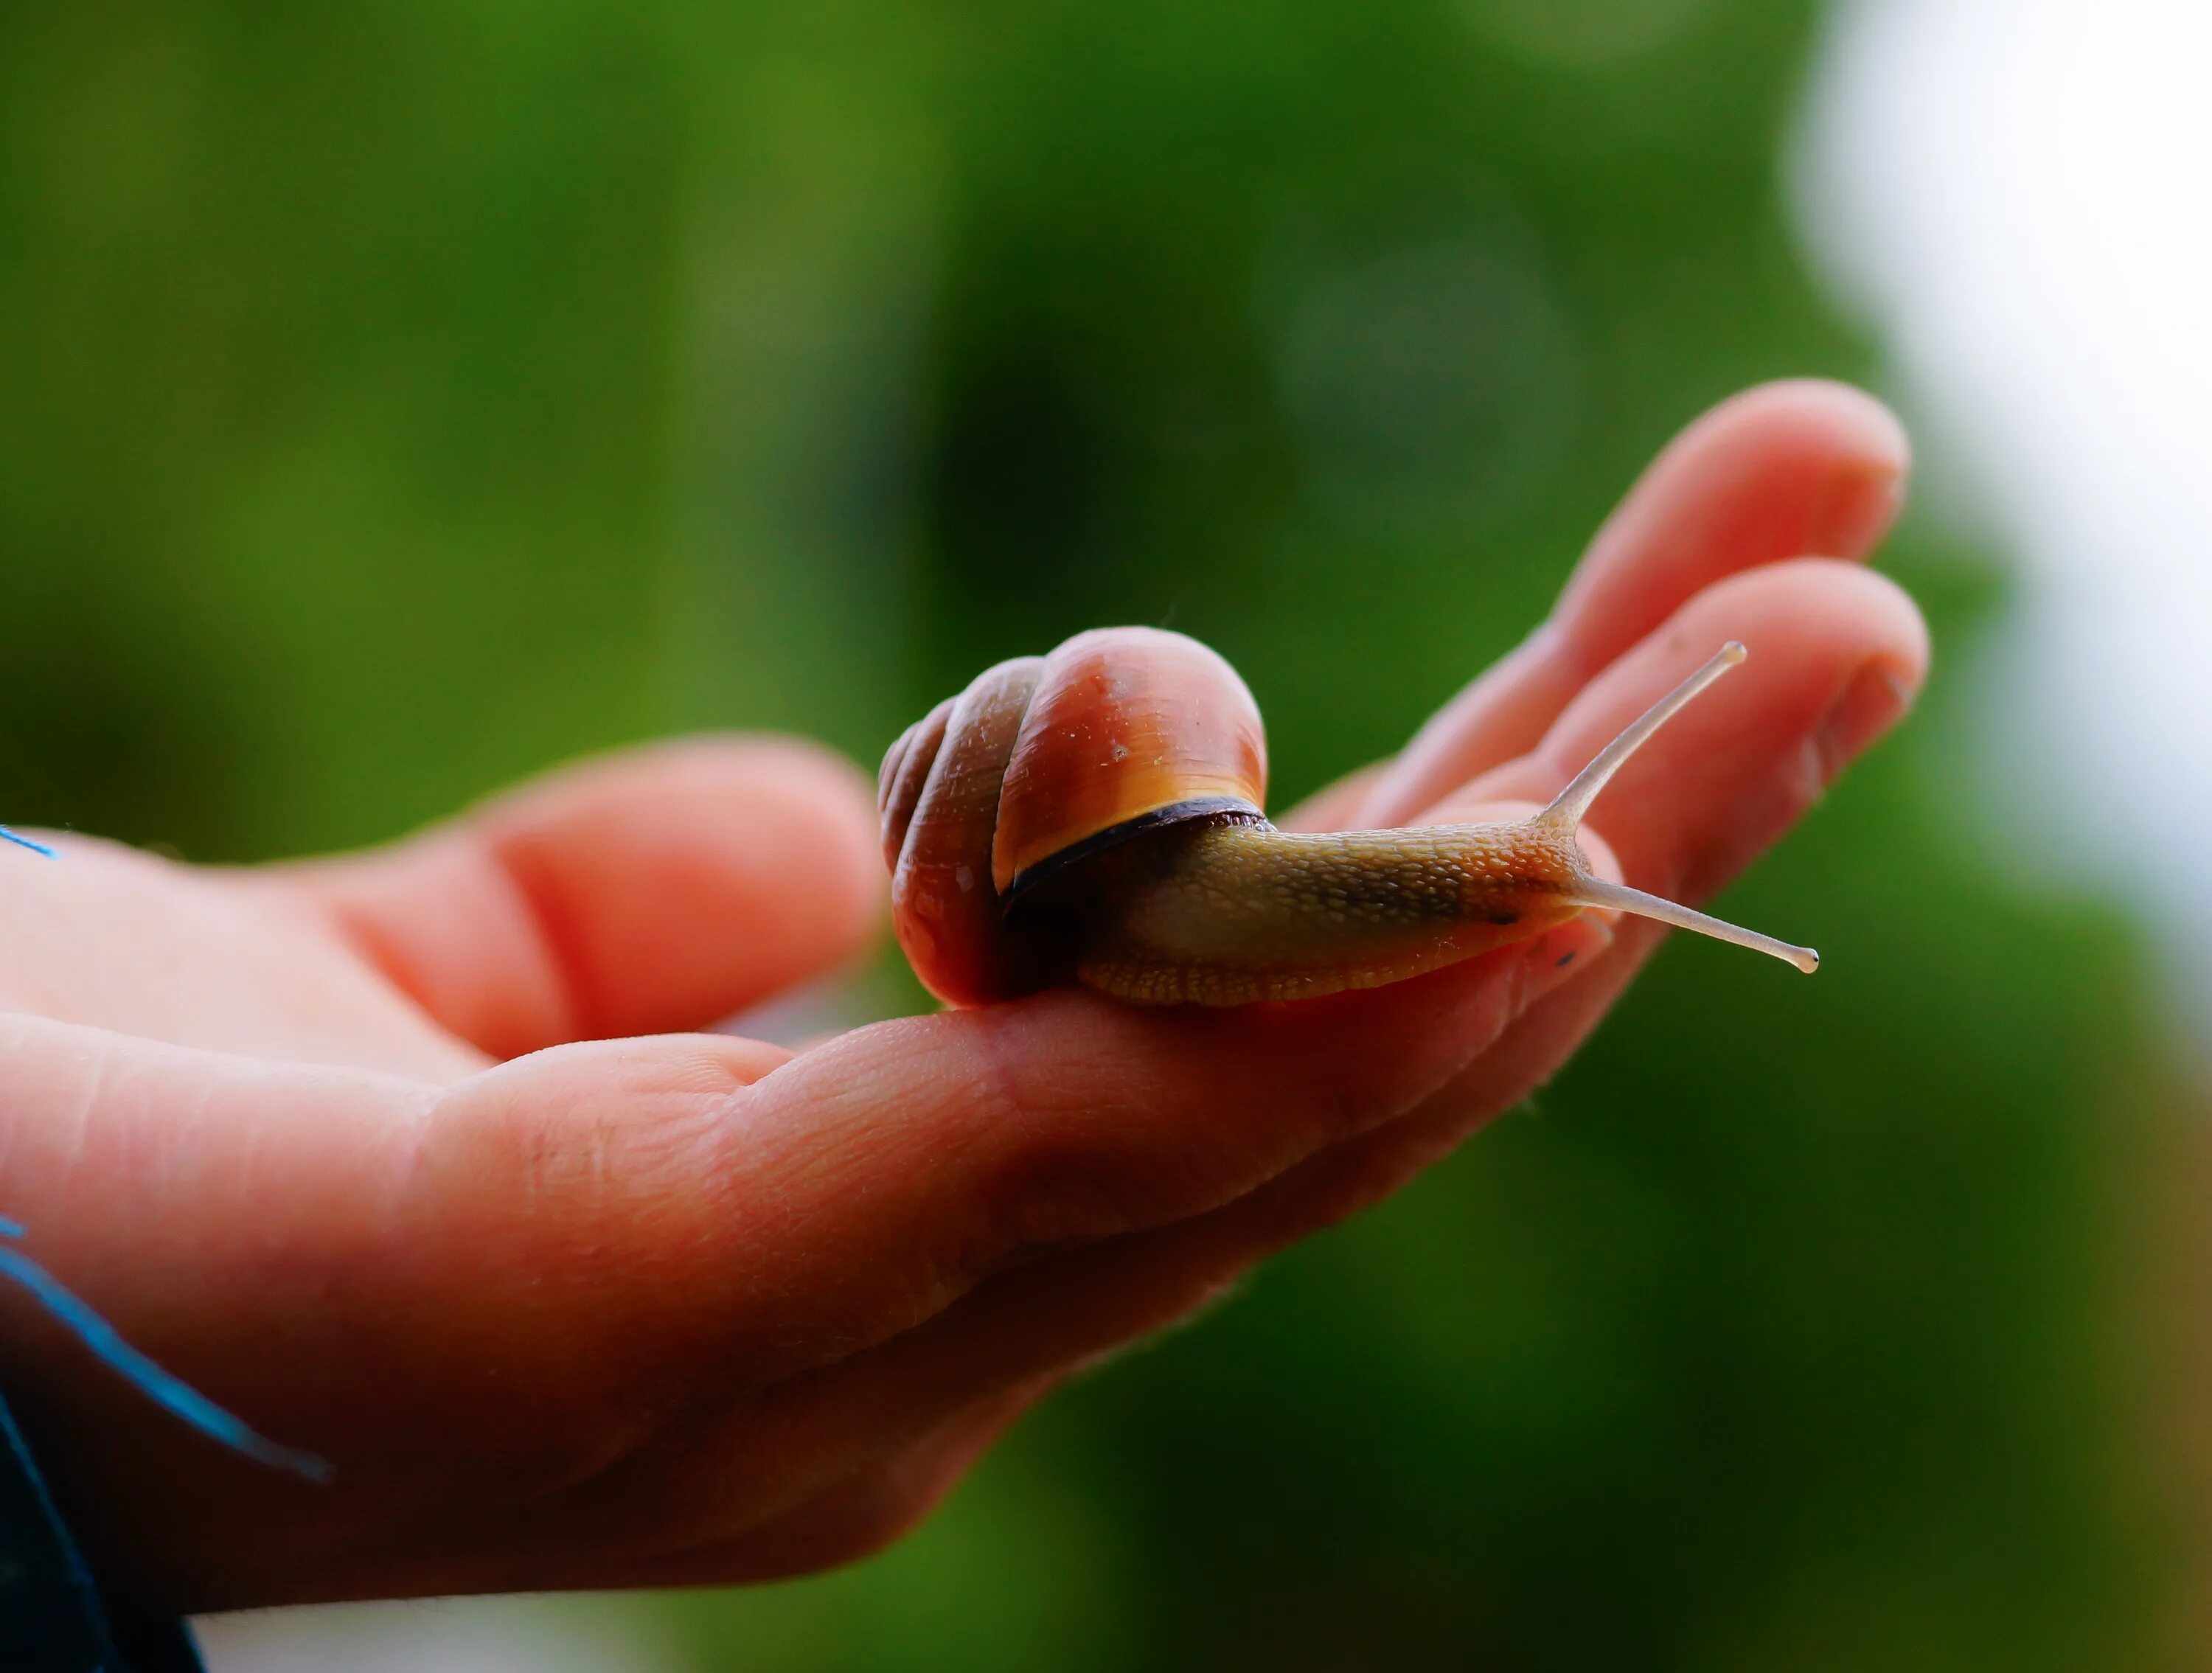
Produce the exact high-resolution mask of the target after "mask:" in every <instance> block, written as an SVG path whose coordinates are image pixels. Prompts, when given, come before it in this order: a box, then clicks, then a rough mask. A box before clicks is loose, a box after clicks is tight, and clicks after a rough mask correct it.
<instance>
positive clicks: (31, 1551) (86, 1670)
mask: <svg viewBox="0 0 2212 1673" xmlns="http://www.w3.org/2000/svg"><path fill="white" fill-rule="evenodd" d="M0 1666H4V1667H6V1668H7V1669H8V1670H9V1673H205V1670H204V1668H203V1666H202V1664H201V1662H200V1658H199V1652H198V1651H197V1650H196V1649H195V1648H193V1646H192V1639H191V1633H190V1632H188V1631H187V1630H186V1629H185V1624H184V1623H183V1622H182V1621H168V1620H152V1621H111V1620H110V1618H109V1615H108V1609H107V1605H106V1602H105V1600H103V1599H102V1598H101V1597H100V1588H99V1586H98V1585H96V1584H95V1583H94V1580H93V1578H92V1571H91V1570H90V1569H88V1567H86V1566H85V1561H84V1558H83V1557H82V1555H81V1554H79V1552H78V1550H77V1548H76V1541H75V1540H74V1539H72V1538H71V1537H70V1531H69V1528H68V1525H67V1524H64V1522H63V1520H62V1518H61V1512H59V1511H58V1510H56V1509H55V1507H54V1501H53V1495H52V1494H50V1493H49V1492H48V1491H47V1490H46V1478H45V1477H44V1476H43V1475H40V1473H39V1466H38V1463H37V1461H36V1460H34V1459H33V1457H31V1449H30V1445H29V1444H28V1443H27V1442H26V1441H25V1440H24V1439H23V1432H22V1430H21V1427H19V1426H18V1425H17V1424H16V1422H15V1414H14V1413H13V1412H12V1411H10V1410H9V1408H8V1402H6V1401H4V1400H0Z"/></svg>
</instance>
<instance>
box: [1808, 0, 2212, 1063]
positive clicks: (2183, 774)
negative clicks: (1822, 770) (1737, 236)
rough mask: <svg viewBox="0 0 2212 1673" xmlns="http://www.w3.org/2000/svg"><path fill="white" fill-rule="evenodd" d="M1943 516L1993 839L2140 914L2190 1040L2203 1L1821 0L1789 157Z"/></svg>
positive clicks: (2202, 677) (2199, 969)
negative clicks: (1974, 621) (1962, 597)
mask: <svg viewBox="0 0 2212 1673" xmlns="http://www.w3.org/2000/svg"><path fill="white" fill-rule="evenodd" d="M1796 206H1797V210H1798V216H1799V220H1800V222H1801V224H1802V226H1803V228H1804V229H1805V232H1806V235H1807V236H1808V239H1809V240H1810V241H1811V243H1812V245H1813V246H1814V249H1815V251H1816V252H1817V256H1818V261H1819V264H1820V266H1821V268H1822V269H1823V270H1824V271H1826V273H1827V274H1828V275H1829V276H1830V277H1832V280H1833V282H1834V283H1836V285H1837V286H1838V289H1839V290H1840V291H1841V292H1842V293H1843V295H1844V298H1845V300H1846V303H1847V305H1848V306H1850V307H1854V308H1855V309H1856V310H1857V311H1858V312H1859V313H1861V314H1862V315H1863V318H1864V319H1866V320H1867V322H1868V323H1869V325H1871V326H1872V328H1873V330H1874V332H1875V335H1876V336H1877V338H1878V339H1879V341H1880V342H1881V344H1882V347H1883V350H1884V353H1885V355H1886V356H1887V360H1888V362H1889V364H1890V365H1891V367H1892V368H1893V375H1894V377H1895V378H1896V380H1897V382H1898V386H1899V387H1898V391H1897V392H1898V394H1899V397H1900V398H1901V403H1902V405H1904V406H1905V409H1906V411H1907V413H1908V416H1909V417H1910V418H1911V421H1912V423H1913V428H1914V429H1915V431H1916V434H1917V435H1918V437H1919V441H1920V445H1921V447H1922V449H1923V454H1933V455H1935V456H1936V457H1939V458H1940V459H1941V460H1942V464H1943V465H1944V466H1945V468H1944V469H1943V470H1942V471H1940V472H1938V473H1924V474H1923V484H1925V482H1926V481H1927V480H1928V476H1929V474H1934V475H1938V476H1940V478H1941V480H1942V482H1943V483H1944V484H1947V486H1948V487H1951V488H1953V489H1955V490H1961V491H1963V492H1964V493H1965V494H1966V496H1968V501H1967V502H1966V503H1961V504H1958V505H1954V506H1953V507H1950V508H1948V509H1950V510H1951V511H1953V512H1954V514H1959V515H1962V516H1966V517H1969V518H1972V519H1973V520H1976V521H1977V522H1978V523H1979V524H1980V525H1982V526H1984V527H1985V528H1987V530H1988V531H1989V532H1990V533H1991V534H1992V535H1993V536H1994V537H1995V544H1996V545H1997V546H1998V548H1999V549H2000V550H2002V551H2004V552H2005V553H2006V554H2007V555H2008V558H2009V559H2010V560H2011V561H2012V562H2013V563H2015V564H2016V566H2017V568H2018V571H2019V576H2018V585H2017V587H2015V589H2014V594H2013V596H2014V598H2015V605H2014V607H2013V611H2012V615H2011V617H2010V619H2009V621H2008V623H2007V624H2006V626H2005V628H2004V630H2003V631H2002V634H2001V636H1999V638H1998V639H1997V640H1996V642H1994V643H1992V644H1990V645H1989V646H1987V647H1985V648H1983V649H1982V651H1981V654H1979V655H1978V657H1977V666H1975V667H1974V668H1973V669H1972V671H1971V672H1972V678H1971V680H1970V686H1971V689H1972V691H1973V692H1974V694H1975V702H1976V703H1977V704H1978V707H1979V709H1980V713H1979V714H1978V715H1972V716H1968V717H1966V724H1969V725H1972V726H1973V727H1975V733H1974V742H1975V747H1974V748H1973V749H1972V751H1968V752H1967V753H1968V754H1969V755H1970V757H1972V758H1975V759H1978V760H1981V761H1983V762H1984V763H1986V764H1987V767H1988V774H1987V777H1986V780H1985V782H1984V783H1982V784H1980V785H1977V786H1972V787H1962V788H1970V789H1972V790H1973V791H1978V792H1979V793H1980V794H1978V795H1976V796H1973V797H1972V798H1971V800H1972V801H1974V802H1976V803H1978V805H1979V806H1981V807H1983V808H1984V809H1986V810H1989V811H1990V812H1991V813H1992V814H1993V817H1992V818H1991V820H1990V826H1989V828H1988V830H1987V831H1986V832H1985V833H1984V835H1985V837H1987V839H1988V840H1989V841H1990V843H1991V853H1992V855H1993V857H1995V858H1997V859H2000V860H2002V861H2006V862H2008V863H2012V864H2015V865H2025V866H2028V867H2033V868H2035V869H2036V870H2037V871H2038V872H2039V873H2040V874H2041V880H2042V881H2044V882H2045V883H2046V884H2048V883H2051V882H2058V883H2063V882H2064V881H2065V880H2066V879H2068V878H2069V877H2070V878H2073V879H2079V880H2080V881H2081V884H2082V885H2084V886H2086V887H2090V888H2093V889H2096V890H2097V891H2100V892H2110V891H2118V892H2120V893H2123V894H2124V895H2125V896H2127V897H2129V898H2130V900H2131V901H2133V902H2135V903H2140V904H2142V905H2143V906H2145V907H2147V908H2148V910H2147V911H2145V912H2144V914H2143V917H2144V920H2145V922H2148V923H2149V924H2150V925H2152V926H2153V927H2154V930H2155V932H2156V933H2157V934H2159V936H2160V939H2161V941H2162V944H2163V952H2164V953H2165V955H2166V958H2168V960H2169V961H2170V962H2171V964H2172V969H2173V971H2174V973H2175V975H2176V977H2177V980H2176V982H2175V983H2173V985H2172V989H2170V991H2172V992H2173V993H2175V994H2177V995H2179V1003H2180V1005H2181V1007H2182V1009H2183V1012H2184V1015H2183V1017H2182V1019H2181V1020H2182V1021H2183V1022H2184V1023H2185V1025H2186V1026H2187V1027H2188V1029H2189V1030H2190V1031H2191V1035H2192V1036H2193V1038H2194V1042H2195V1043H2196V1045H2197V1048H2198V1050H2199V1052H2200V1054H2202V1053H2203V1051H2204V1050H2205V1049H2206V1048H2207V1046H2208V1043H2212V861H2208V857H2207V855H2206V852H2205V848H2206V844H2205V836H2204V833H2205V831H2206V830H2208V828H2212V562H2208V554H2212V400H2208V392H2212V5H2206V4H2203V3H2201V0H1840V3H1838V4H1837V5H1836V7H1835V8H1834V10H1833V12H1832V21H1831V25H1830V28H1829V33H1828V39H1827V40H1826V46H1825V47H1824V50H1823V51H1822V52H1821V53H1820V58H1818V60H1817V61H1816V64H1815V68H1814V78H1813V82H1812V86H1811V88H1810V90H1809V94H1808V107H1807V113H1806V119H1805V124H1804V131H1803V143H1802V147H1801V149H1800V154H1799V167H1797V169H1796Z"/></svg>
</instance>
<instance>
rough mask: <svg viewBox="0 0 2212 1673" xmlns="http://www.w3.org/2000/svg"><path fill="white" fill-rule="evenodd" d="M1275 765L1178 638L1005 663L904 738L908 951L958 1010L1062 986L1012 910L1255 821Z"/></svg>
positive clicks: (1053, 949)
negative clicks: (1222, 825) (1108, 868)
mask: <svg viewBox="0 0 2212 1673" xmlns="http://www.w3.org/2000/svg"><path fill="white" fill-rule="evenodd" d="M1266 794H1267V744H1266V739H1265V734H1264V732H1263V730H1262V728H1261V723H1260V711H1259V708H1258V705H1257V704H1255V703H1254V702H1253V700H1252V694H1251V692H1250V691H1249V690H1247V689H1246V687H1245V684H1244V682H1243V680H1242V679H1241V678H1238V677H1237V672H1236V670H1235V669H1233V668H1231V666H1229V664H1228V663H1227V662H1225V660H1222V658H1221V657H1220V656H1219V655H1218V654H1216V653H1215V652H1213V651H1212V650H1210V649H1208V648H1206V646H1204V645H1201V644H1200V643H1199V642H1197V641H1196V640H1194V639H1190V638H1187V637H1185V636H1183V635H1182V634H1179V633H1168V632H1163V631H1161V630H1158V629H1154V628H1101V629H1096V630H1092V631H1091V632H1088V633H1082V634H1078V635H1077V636H1075V637H1074V638H1073V639H1070V640H1068V641H1067V642H1066V643H1064V644H1062V645H1061V646H1060V648H1058V649H1056V650H1054V651H1053V652H1052V653H1051V654H1049V655H1047V656H1044V657H1021V658H1018V659H1016V660H1013V661H1010V662H1001V663H1000V664H999V665H998V666H996V667H994V668H990V669H987V670H986V671H985V672H983V673H981V675H979V676H977V677H976V678H975V680H974V682H973V683H971V684H969V687H968V689H967V690H965V691H963V692H962V693H961V694H960V695H959V696H958V697H952V698H948V699H947V700H946V701H945V702H944V703H939V705H938V706H937V707H936V708H935V709H932V710H931V711H930V713H929V714H928V715H927V716H925V717H924V718H923V719H922V720H921V721H917V722H916V723H915V725H914V726H912V727H908V730H907V731H906V733H904V734H903V735H902V737H901V738H900V739H898V741H897V742H896V743H895V744H893V745H891V747H890V751H889V753H887V754H886V755H885V756H884V765H883V772H882V776H881V778H880V780H879V782H878V805H879V806H880V808H881V810H882V813H883V833H884V860H885V861H886V862H887V863H888V864H889V865H890V869H891V914H892V924H893V927H894V928H896V932H897V934H898V939H899V944H900V945H901V946H902V947H903V948H904V949H905V950H906V953H907V957H908V959H909V960H911V961H912V963H913V964H914V968H915V971H916V972H917V973H918V974H919V975H920V976H921V979H922V981H923V982H924V983H926V984H927V986H928V988H929V989H930V990H931V991H932V992H933V993H935V994H936V995H938V996H939V998H941V999H944V1000H945V1001H949V1002H951V1003H953V1004H956V1005H969V1004H977V1003H981V1002H983V1001H989V1000H994V999H1005V998H1010V997H1012V996H1014V995H1018V994H1022V993H1026V992H1030V991H1032V990H1034V989H1036V988H1038V987H1040V986H1042V985H1044V984H1046V983H1048V982H1051V981H1053V980H1055V979H1057V978H1058V976H1059V975H1060V973H1061V972H1060V969H1059V966H1060V964H1062V963H1063V962H1064V959H1065V958H1066V949H1065V948H1064V947H1060V946H1056V945H1055V944H1054V940H1053V937H1052V935H1051V934H1049V933H1048V930H1047V929H1046V928H1044V927H1042V926H1036V927H1030V926H1025V925H1024V923H1022V922H1019V921H1018V920H1019V917H1020V915H1018V914H1014V913H1012V911H1011V908H1012V906H1013V904H1014V903H1016V902H1017V901H1018V900H1019V899H1021V898H1023V897H1024V896H1025V895H1027V894H1028V893H1029V892H1030V891H1031V890H1032V889H1033V887H1034V886H1035V885H1037V884H1038V883H1039V882H1040V881H1041V880H1042V879H1045V878H1046V877H1048V876H1053V877H1055V878H1060V877H1063V876H1064V877H1065V878H1066V882H1065V883H1064V884H1062V885H1058V886H1061V887H1064V888H1073V889H1079V887H1080V881H1079V879H1076V878H1075V877H1074V876H1073V870H1072V868H1073V867H1079V866H1080V865H1081V864H1082V863H1083V862H1084V861H1086V860H1088V859H1090V858H1091V856H1093V855H1098V854H1101V853H1103V852H1105V851H1107V850H1109V849H1114V848H1116V847H1119V846H1120V845H1121V844H1122V843H1127V841H1129V839H1131V838H1132V837H1136V836H1139V835H1140V834H1142V833H1143V832H1146V831H1147V830H1157V829H1159V828H1161V827H1162V826H1164V825H1169V824H1182V823H1187V822H1189V821H1192V820H1196V819H1224V818H1229V819H1247V820H1255V821H1256V820H1258V819H1259V818H1260V817H1261V814H1260V809H1261V806H1262V805H1263V803H1264V801H1265V798H1266Z"/></svg>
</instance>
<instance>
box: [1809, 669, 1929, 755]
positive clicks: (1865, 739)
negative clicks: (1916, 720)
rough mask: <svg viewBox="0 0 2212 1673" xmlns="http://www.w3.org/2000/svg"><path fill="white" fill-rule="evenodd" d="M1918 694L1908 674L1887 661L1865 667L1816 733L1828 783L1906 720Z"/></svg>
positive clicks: (1846, 687) (1815, 738) (1815, 736)
mask: <svg viewBox="0 0 2212 1673" xmlns="http://www.w3.org/2000/svg"><path fill="white" fill-rule="evenodd" d="M1916 696H1917V691H1916V690H1915V688H1914V687H1913V686H1912V684H1911V683H1909V682H1908V681H1907V680H1906V679H1905V676H1903V675H1902V674H1900V673H1899V672H1897V671H1896V670H1895V669H1894V668H1892V667H1890V666H1887V664H1885V663H1881V662H1869V663H1868V664H1867V665H1866V666H1864V667H1863V668H1861V669H1860V670H1859V671H1858V672H1857V674H1856V675H1854V676H1853V677H1852V678H1851V683H1850V684H1849V685H1847V686H1845V687H1844V695H1843V696H1842V697H1840V698H1838V700H1837V703H1836V706H1835V707H1834V708H1833V709H1830V710H1829V711H1828V717H1827V719H1826V720H1825V721H1821V722H1820V727H1819V728H1818V729H1817V730H1816V731H1815V732H1814V741H1815V743H1816V744H1817V745H1818V747H1819V749H1820V763H1821V768H1822V771H1823V772H1824V774H1825V775H1826V782H1828V783H1830V784H1832V783H1834V782H1836V777H1837V776H1838V774H1839V773H1841V772H1842V771H1843V770H1844V768H1845V767H1847V766H1849V765H1850V763H1852V762H1853V761H1854V760H1856V759H1857V758H1858V757H1859V756H1860V755H1862V754H1863V753H1864V752H1865V751H1866V750H1867V748H1868V747H1869V745H1872V744H1873V742H1874V741H1875V739H1877V738H1879V737H1881V734H1882V733H1885V732H1887V731H1888V730H1889V729H1890V727H1893V726H1895V725H1896V724H1897V722H1898V721H1900V720H1902V719H1903V718H1904V716H1905V711H1906V710H1907V709H1911V707H1912V700H1913V698H1914V697H1916Z"/></svg>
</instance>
